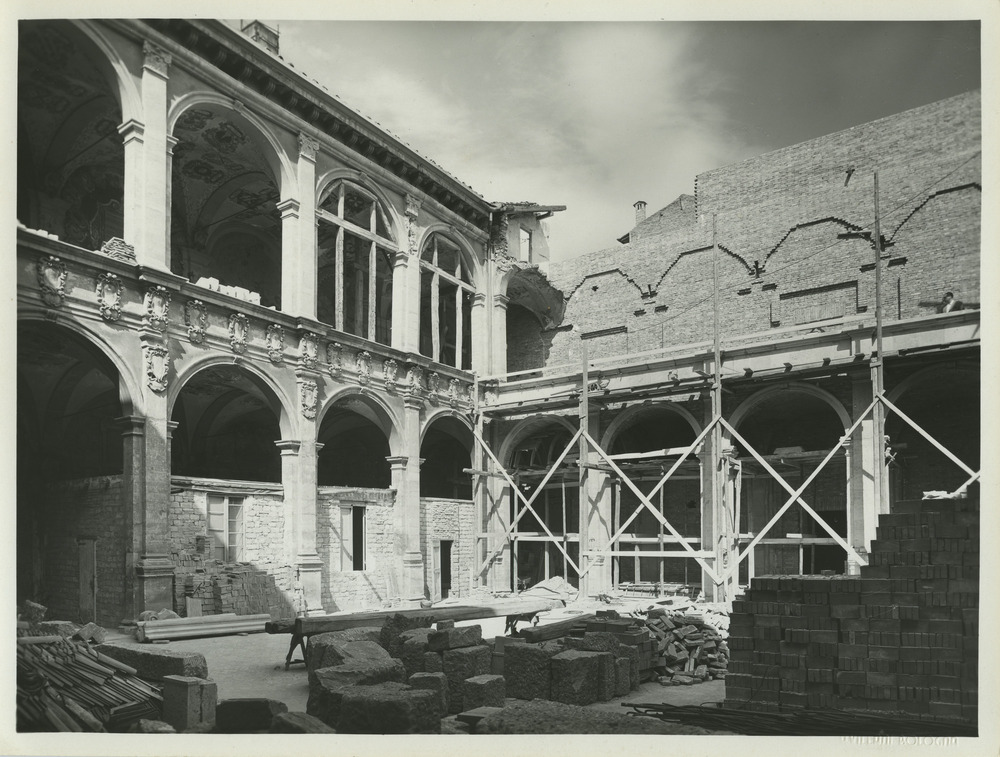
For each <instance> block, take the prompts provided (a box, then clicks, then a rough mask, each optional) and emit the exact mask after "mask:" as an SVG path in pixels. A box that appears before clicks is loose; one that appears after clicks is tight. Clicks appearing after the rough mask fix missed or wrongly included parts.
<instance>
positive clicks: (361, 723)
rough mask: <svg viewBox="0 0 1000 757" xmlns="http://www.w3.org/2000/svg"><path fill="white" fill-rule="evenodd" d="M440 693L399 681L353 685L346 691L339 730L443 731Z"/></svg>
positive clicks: (364, 731) (350, 731)
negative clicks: (412, 687) (416, 687)
mask: <svg viewBox="0 0 1000 757" xmlns="http://www.w3.org/2000/svg"><path fill="white" fill-rule="evenodd" d="M439 707H440V704H439V699H438V696H437V693H436V692H434V691H431V690H429V689H411V688H410V687H409V686H406V685H404V684H399V683H380V684H375V685H373V686H353V687H351V688H349V689H348V690H346V691H345V692H344V698H343V702H342V703H341V706H340V717H339V719H338V721H337V726H336V727H337V732H338V733H440V732H441V716H440V712H439V709H438V708H439Z"/></svg>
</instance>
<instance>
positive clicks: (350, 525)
mask: <svg viewBox="0 0 1000 757" xmlns="http://www.w3.org/2000/svg"><path fill="white" fill-rule="evenodd" d="M365 510H366V508H365V506H364V505H356V506H351V507H341V508H340V537H341V538H340V569H341V570H342V571H348V570H365V569H366V568H365V564H366V559H365V557H366V554H365V553H366V552H367V546H368V545H367V538H366V532H367V527H366V520H367V516H366V512H365Z"/></svg>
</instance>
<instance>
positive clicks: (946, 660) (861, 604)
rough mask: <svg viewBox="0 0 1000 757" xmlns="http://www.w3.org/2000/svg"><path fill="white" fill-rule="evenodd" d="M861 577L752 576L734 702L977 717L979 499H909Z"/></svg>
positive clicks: (735, 660) (732, 683)
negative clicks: (977, 500) (973, 500)
mask: <svg viewBox="0 0 1000 757" xmlns="http://www.w3.org/2000/svg"><path fill="white" fill-rule="evenodd" d="M877 537H878V538H877V539H876V540H875V541H874V542H873V543H872V553H871V555H870V562H869V564H868V565H866V566H864V567H862V569H861V576H860V577H850V576H832V577H825V576H769V577H761V578H755V579H753V581H752V583H751V588H750V589H749V590H748V591H747V592H746V594H745V596H744V598H743V599H742V600H736V601H734V602H733V612H732V614H731V616H730V629H729V631H730V638H729V646H730V650H731V652H730V654H731V659H730V666H729V674H728V675H727V677H726V706H727V707H735V708H743V709H749V710H756V711H765V712H783V711H794V710H797V709H801V708H808V709H826V708H831V709H843V710H866V711H876V712H891V713H900V714H905V715H910V716H916V717H920V718H926V719H951V720H962V721H965V722H968V723H975V722H976V720H977V703H978V672H977V665H978V656H979V652H978V643H979V609H978V607H979V505H978V503H971V502H968V501H964V500H925V501H915V502H901V503H898V504H897V505H896V507H895V508H894V512H893V513H892V514H889V515H882V516H880V517H879V526H878V532H877Z"/></svg>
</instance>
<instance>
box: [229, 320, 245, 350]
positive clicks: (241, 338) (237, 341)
mask: <svg viewBox="0 0 1000 757" xmlns="http://www.w3.org/2000/svg"><path fill="white" fill-rule="evenodd" d="M248 331H249V327H248V325H247V317H246V316H245V315H243V313H233V314H232V315H230V316H229V346H230V347H231V348H232V350H233V352H235V353H236V354H237V355H242V354H243V353H244V352H246V351H247V332H248Z"/></svg>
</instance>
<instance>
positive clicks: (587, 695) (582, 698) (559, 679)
mask: <svg viewBox="0 0 1000 757" xmlns="http://www.w3.org/2000/svg"><path fill="white" fill-rule="evenodd" d="M600 654H601V653H600V652H582V651H580V650H578V649H569V650H566V651H565V652H560V653H559V654H557V655H555V656H554V657H553V658H552V659H551V660H550V661H549V670H550V673H551V677H550V680H551V688H552V691H551V698H552V699H553V700H555V701H556V702H563V703H565V704H592V703H594V702H596V701H597V689H598V682H599V677H600V673H599V666H600V662H599V655H600Z"/></svg>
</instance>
